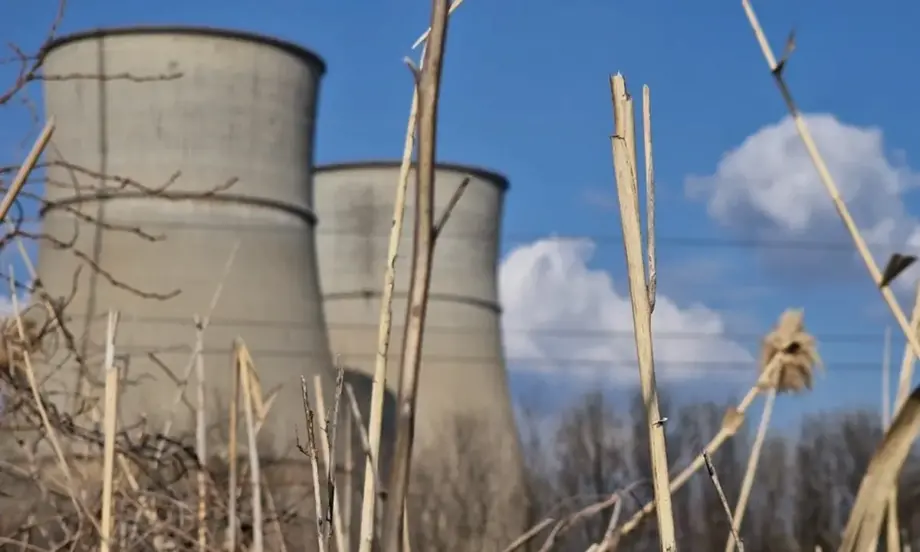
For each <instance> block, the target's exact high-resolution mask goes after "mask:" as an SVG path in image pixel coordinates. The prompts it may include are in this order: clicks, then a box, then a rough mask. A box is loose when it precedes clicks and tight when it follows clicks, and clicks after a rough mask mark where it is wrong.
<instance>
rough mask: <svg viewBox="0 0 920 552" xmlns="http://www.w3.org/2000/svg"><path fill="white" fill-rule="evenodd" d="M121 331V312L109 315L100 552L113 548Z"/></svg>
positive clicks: (106, 345)
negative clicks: (117, 343)
mask: <svg viewBox="0 0 920 552" xmlns="http://www.w3.org/2000/svg"><path fill="white" fill-rule="evenodd" d="M117 331H118V312H116V311H109V317H108V325H107V326H106V334H105V361H104V367H105V392H104V393H105V410H104V411H103V431H104V436H105V440H104V441H103V452H102V520H101V526H102V533H101V535H100V537H101V541H102V542H101V543H100V545H99V550H100V552H109V550H111V546H112V521H113V518H112V513H113V512H112V510H113V501H112V498H113V491H114V475H115V439H116V433H117V432H118V367H117V366H116V365H115V335H116V332H117Z"/></svg>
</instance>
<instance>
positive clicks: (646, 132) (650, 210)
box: [642, 85, 658, 313]
mask: <svg viewBox="0 0 920 552" xmlns="http://www.w3.org/2000/svg"><path fill="white" fill-rule="evenodd" d="M642 138H643V140H644V147H643V150H644V151H645V242H646V249H645V252H646V255H647V256H648V309H649V312H650V313H651V312H654V311H655V296H656V294H657V290H658V271H657V270H656V268H655V265H656V261H657V259H656V257H657V255H656V252H655V163H654V159H653V157H652V92H651V90H650V89H649V87H648V85H643V86H642Z"/></svg>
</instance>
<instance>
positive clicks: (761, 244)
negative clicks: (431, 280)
mask: <svg viewBox="0 0 920 552" xmlns="http://www.w3.org/2000/svg"><path fill="white" fill-rule="evenodd" d="M132 225H135V226H138V227H140V228H142V229H145V231H148V232H149V233H151V234H154V235H155V234H157V232H155V231H152V230H149V229H147V228H148V227H150V228H157V227H162V222H161V221H150V222H149V223H145V222H144V221H140V222H138V221H133V222H132ZM488 226H492V227H494V225H488ZM169 228H170V229H171V230H176V229H177V228H195V229H202V230H213V231H216V232H236V233H238V232H240V231H241V230H246V231H255V232H278V233H289V232H290V233H293V232H297V233H300V232H302V230H301V229H299V228H298V229H291V228H284V229H282V228H279V227H277V226H272V225H255V224H247V225H242V226H241V225H231V224H200V223H188V222H178V221H177V222H176V223H175V224H171V225H170V227H169ZM112 231H113V232H114V231H117V230H112ZM314 233H315V234H316V235H318V236H346V237H349V236H350V237H365V238H369V239H372V240H374V241H380V238H379V236H375V235H372V234H370V233H368V232H352V231H345V230H332V229H324V228H323V226H322V222H320V224H319V225H318V226H317V227H316V229H315V230H314ZM500 237H501V239H502V240H503V241H504V242H506V243H507V242H516V241H536V240H547V239H553V240H561V241H579V240H590V241H592V242H594V243H596V244H605V245H606V244H614V243H615V244H621V243H622V241H623V236H622V234H616V233H614V234H552V233H549V234H548V233H546V232H502V233H501V234H500ZM438 239H439V240H444V241H452V240H453V241H456V240H469V241H495V240H496V237H495V236H494V234H492V233H490V232H485V231H482V232H476V231H468V232H459V231H445V233H444V235H443V236H439V238H438ZM656 242H657V243H659V244H662V245H672V246H676V247H699V248H727V249H782V250H803V251H841V252H846V251H853V244H852V243H851V242H849V241H846V240H843V239H841V240H806V239H795V240H791V239H763V238H717V237H711V236H698V237H693V236H668V235H659V236H656ZM381 243H383V242H381ZM868 245H869V246H870V247H872V246H879V247H886V246H890V245H891V244H890V243H885V242H868Z"/></svg>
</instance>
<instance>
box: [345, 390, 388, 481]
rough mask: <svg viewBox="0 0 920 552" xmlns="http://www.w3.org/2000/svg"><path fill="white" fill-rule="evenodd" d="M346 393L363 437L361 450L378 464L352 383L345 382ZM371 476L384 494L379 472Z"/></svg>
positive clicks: (356, 424)
mask: <svg viewBox="0 0 920 552" xmlns="http://www.w3.org/2000/svg"><path fill="white" fill-rule="evenodd" d="M345 394H346V395H347V396H348V406H349V410H350V411H351V415H352V417H353V418H354V427H356V428H358V437H360V439H361V451H362V452H363V453H364V457H365V458H367V459H369V461H371V462H374V465H376V462H375V461H374V460H373V458H372V457H371V454H372V452H371V444H370V443H371V442H370V437H369V436H368V434H367V430H366V429H365V427H364V419H363V418H362V417H361V409H360V408H359V407H358V399H357V398H356V397H355V390H354V388H353V387H352V386H351V384H350V383H346V384H345ZM371 476H372V477H373V478H374V482H375V483H374V486H375V487H376V488H377V489H380V491H378V492H380V493H381V494H382V492H383V484H382V482H381V481H380V476H379V474H378V473H377V472H376V471H375V472H373V473H372V474H371Z"/></svg>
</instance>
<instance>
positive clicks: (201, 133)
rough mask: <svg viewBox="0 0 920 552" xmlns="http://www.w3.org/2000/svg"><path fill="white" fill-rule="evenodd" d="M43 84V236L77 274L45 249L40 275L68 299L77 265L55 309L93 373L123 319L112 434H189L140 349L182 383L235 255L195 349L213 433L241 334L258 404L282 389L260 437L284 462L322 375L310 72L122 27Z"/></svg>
mask: <svg viewBox="0 0 920 552" xmlns="http://www.w3.org/2000/svg"><path fill="white" fill-rule="evenodd" d="M44 71H45V73H46V75H47V76H53V77H54V78H50V79H46V80H45V101H46V109H47V113H48V115H49V116H54V117H55V119H56V121H57V130H56V132H55V135H54V139H53V142H52V146H51V147H50V148H49V150H48V152H49V153H48V154H47V155H48V159H47V160H48V161H50V162H52V163H59V164H58V165H52V166H51V168H49V169H48V171H47V183H48V184H47V187H46V198H47V199H48V200H49V201H50V202H52V207H51V208H49V209H48V210H47V211H46V212H45V214H44V231H45V232H46V233H47V234H49V235H51V236H53V237H54V238H56V239H58V240H61V241H63V242H69V241H71V240H75V242H74V248H75V249H76V250H78V251H79V252H80V253H81V254H83V255H85V256H86V258H87V259H89V260H90V261H91V263H88V262H85V261H81V260H80V259H79V258H78V256H76V255H74V253H73V251H70V250H66V249H65V250H61V249H58V248H55V247H51V246H50V245H49V244H47V243H45V244H43V246H42V247H41V248H40V252H39V261H38V269H39V273H40V277H41V279H42V281H43V282H44V283H45V285H46V286H47V288H48V289H49V290H50V292H51V293H52V294H53V295H56V296H67V295H69V294H70V292H71V289H72V288H73V286H74V280H73V277H74V273H75V271H76V270H77V269H78V267H82V268H81V270H80V274H79V278H78V279H77V280H76V294H75V296H74V297H73V300H72V301H71V303H70V305H69V306H68V308H67V311H66V313H67V316H68V318H69V319H70V325H71V326H70V329H71V330H72V331H74V333H75V334H76V336H77V337H78V347H79V348H80V350H81V352H83V353H84V354H85V355H87V356H88V357H89V358H90V359H91V361H90V362H88V366H89V368H90V369H97V370H98V369H99V368H98V366H99V365H100V363H99V362H98V359H99V358H100V355H101V345H102V343H103V339H102V337H103V333H104V331H105V318H106V313H107V311H108V310H109V309H116V310H118V311H120V313H121V320H122V322H121V326H120V331H119V335H118V341H117V343H118V345H117V351H118V352H119V353H121V354H127V355H129V357H130V360H129V363H128V364H127V369H126V371H127V382H126V383H125V384H123V391H124V394H123V396H122V398H121V401H120V407H121V408H120V410H121V415H122V421H123V423H125V424H129V423H133V422H137V421H138V420H139V419H141V418H143V417H146V418H147V419H148V424H149V427H150V428H151V430H152V431H159V430H160V428H161V424H162V423H163V420H164V419H165V418H166V417H168V416H175V425H174V431H173V435H176V434H177V433H181V432H184V431H190V430H191V429H192V428H193V427H194V425H193V424H194V417H193V415H192V412H191V409H190V408H189V407H188V406H187V405H186V401H182V402H179V403H175V402H174V401H173V397H174V396H175V393H176V387H177V386H176V384H175V382H174V381H173V379H172V378H170V377H168V376H167V375H166V374H165V373H164V371H163V370H162V369H161V368H159V367H157V365H156V363H155V362H153V361H151V360H150V358H149V353H156V354H157V355H158V356H159V358H160V359H161V360H162V361H163V362H164V363H165V364H166V365H167V366H168V367H169V368H170V369H171V370H172V372H173V373H174V375H175V377H178V378H182V377H183V372H184V371H185V370H186V365H187V364H188V359H189V354H190V351H191V350H192V347H193V345H194V343H195V327H194V324H193V317H194V316H195V315H196V314H197V315H201V316H204V315H206V314H207V313H208V310H209V304H210V303H211V300H212V296H213V295H214V292H215V289H216V288H217V287H218V283H219V280H220V279H221V275H222V273H223V272H224V267H225V265H226V264H227V261H228V258H229V257H230V255H231V252H232V251H234V250H235V249H236V251H237V253H236V256H235V260H234V263H233V265H232V267H231V270H230V271H229V273H228V276H227V277H226V278H225V280H224V281H223V284H222V291H221V294H220V298H219V301H218V302H217V305H216V308H214V310H213V313H212V315H211V321H210V326H209V327H208V329H207V332H206V339H205V345H204V346H205V352H206V355H205V357H204V358H205V367H206V374H207V382H206V385H207V388H208V389H209V390H210V391H209V395H208V399H209V403H210V406H209V410H212V411H213V412H214V413H213V414H212V417H211V418H210V419H211V420H216V419H217V416H221V419H222V420H226V416H227V414H226V412H227V405H228V404H229V400H230V394H231V389H232V384H233V379H232V377H231V371H230V360H229V359H230V354H229V352H230V350H231V346H232V341H233V339H234V338H235V337H237V336H240V337H242V338H243V339H244V341H245V342H246V344H247V345H248V347H249V349H250V351H251V352H252V355H253V357H254V360H255V363H256V367H257V370H258V374H259V377H260V380H261V384H262V388H263V390H264V393H265V394H266V395H268V394H269V393H272V392H277V393H278V395H277V397H276V399H275V401H274V404H273V406H272V410H271V413H270V417H269V421H268V423H267V424H266V425H265V427H264V428H263V431H262V434H261V437H263V438H264V439H265V444H266V446H269V447H270V449H271V450H272V451H274V452H275V453H277V454H285V453H287V454H291V453H293V454H297V453H296V451H292V450H291V449H294V446H293V444H294V430H293V427H294V426H293V422H292V420H299V419H302V417H303V410H302V407H301V399H300V385H299V381H300V376H301V374H305V375H306V376H307V377H308V378H309V377H310V376H311V374H323V375H324V377H326V378H327V380H328V376H329V375H330V374H331V373H332V372H331V364H332V363H331V355H330V352H329V345H328V338H327V335H326V332H325V322H324V320H323V313H322V307H321V301H320V295H319V288H318V282H317V272H316V263H315V248H314V234H313V232H314V226H315V224H316V219H315V216H314V212H313V207H312V193H311V189H310V185H311V174H312V170H313V167H312V164H313V138H314V128H315V120H316V100H317V93H318V89H319V83H320V79H321V76H322V74H323V72H324V71H325V66H324V64H323V62H322V60H321V59H320V58H318V57H317V56H315V55H314V54H312V53H310V52H308V51H306V50H304V49H302V48H300V47H299V46H295V45H293V44H288V43H284V42H280V41H277V40H273V39H269V38H265V37H260V36H255V35H249V34H243V33H237V32H229V31H221V30H213V29H200V28H171V27H170V28H128V29H111V30H102V31H92V32H87V33H81V34H76V35H71V36H67V37H64V38H61V39H58V40H57V41H56V42H55V43H54V44H52V45H51V46H50V48H48V50H47V51H46V53H45V59H44ZM60 163H63V164H67V165H66V166H65V165H61V164H60ZM177 174H178V176H176V175H177ZM127 179H130V181H129V180H127ZM228 182H235V183H233V184H232V185H230V186H229V187H228V186H225V184H226V183H228ZM74 211H76V212H78V213H79V214H80V215H79V216H75V214H74ZM86 217H91V218H92V219H93V220H99V221H101V222H102V224H96V223H92V222H88V221H87V220H86ZM145 236H153V237H156V238H158V239H156V240H155V241H152V240H151V239H149V238H145ZM237 244H238V248H237ZM90 264H95V265H98V266H99V267H101V268H102V269H103V270H104V271H105V272H104V273H101V272H98V271H95V270H93V269H92V268H91V266H90ZM173 291H177V292H178V294H177V295H175V296H174V297H170V298H168V299H167V298H157V297H153V296H152V294H164V295H169V294H171V293H172V292H173ZM78 379H79V378H78V376H77V370H75V369H69V370H64V371H60V374H59V376H58V377H57V378H56V380H55V383H54V385H55V386H62V387H63V389H62V390H63V391H66V392H70V393H73V391H74V389H75V388H76V386H77V385H78V382H77V380H78ZM93 379H97V378H93ZM194 389H195V386H194V383H193V384H192V385H191V386H190V387H189V388H188V390H187V391H186V396H187V402H188V403H190V404H194V403H195V399H194V397H195V391H194ZM215 438H216V436H215ZM221 441H222V439H221ZM222 444H223V443H222Z"/></svg>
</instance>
